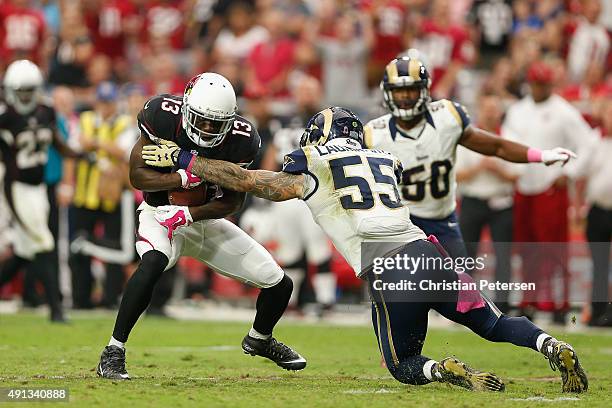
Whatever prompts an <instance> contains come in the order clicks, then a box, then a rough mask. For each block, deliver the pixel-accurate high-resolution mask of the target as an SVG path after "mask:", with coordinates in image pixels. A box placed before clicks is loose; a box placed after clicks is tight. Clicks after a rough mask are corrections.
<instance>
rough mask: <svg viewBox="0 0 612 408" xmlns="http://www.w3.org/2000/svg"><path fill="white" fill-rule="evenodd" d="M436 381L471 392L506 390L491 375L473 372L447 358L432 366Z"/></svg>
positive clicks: (495, 377) (461, 363)
mask: <svg viewBox="0 0 612 408" xmlns="http://www.w3.org/2000/svg"><path fill="white" fill-rule="evenodd" d="M433 374H434V378H435V379H436V380H437V381H440V382H445V383H449V384H454V385H458V386H459V387H463V388H467V389H468V390H471V391H498V392H502V391H504V390H505V389H506V386H505V384H504V382H503V381H502V380H501V378H499V377H498V376H496V375H495V374H493V373H486V372H481V371H477V370H474V369H473V368H471V367H469V366H468V365H467V364H465V363H463V362H461V361H459V360H457V359H456V358H453V357H447V358H445V359H444V360H442V361H440V362H439V363H437V364H436V366H434V370H433Z"/></svg>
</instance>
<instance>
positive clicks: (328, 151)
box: [283, 139, 427, 275]
mask: <svg viewBox="0 0 612 408" xmlns="http://www.w3.org/2000/svg"><path fill="white" fill-rule="evenodd" d="M283 171H284V172H287V173H291V174H304V175H305V176H306V182H307V184H306V190H305V194H304V201H305V202H306V204H307V205H308V207H309V208H310V211H311V213H312V216H313V218H314V219H315V221H316V222H317V224H319V225H320V226H321V228H323V231H325V233H326V234H327V235H328V236H329V238H331V240H332V241H333V243H334V245H335V246H336V248H337V249H338V251H340V253H341V254H342V256H343V257H344V258H345V259H346V260H347V262H348V263H349V264H350V265H351V266H352V267H353V270H354V271H355V273H356V274H357V275H360V273H361V244H362V243H363V242H406V243H407V242H412V241H415V240H418V239H426V238H427V237H426V236H425V234H424V233H423V231H421V229H420V228H418V227H417V226H415V225H414V224H413V223H412V222H411V221H410V213H409V211H408V207H407V206H405V205H403V204H402V203H401V199H400V197H399V191H398V185H397V179H398V177H399V175H400V172H401V165H400V163H399V161H398V160H397V159H396V158H395V157H394V156H393V155H392V154H390V153H387V152H385V151H382V150H369V149H362V148H361V146H359V144H358V143H357V142H356V141H354V140H351V139H334V140H331V141H330V142H328V143H326V144H325V145H324V146H306V147H303V148H301V149H298V150H296V151H294V152H292V153H290V154H288V155H287V156H285V161H284V163H283Z"/></svg>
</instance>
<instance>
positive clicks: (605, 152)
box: [576, 95, 612, 327]
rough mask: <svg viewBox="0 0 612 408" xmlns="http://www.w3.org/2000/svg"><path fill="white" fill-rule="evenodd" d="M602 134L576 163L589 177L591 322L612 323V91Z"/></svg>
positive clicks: (587, 188)
mask: <svg viewBox="0 0 612 408" xmlns="http://www.w3.org/2000/svg"><path fill="white" fill-rule="evenodd" d="M601 118H602V126H601V128H600V132H601V136H602V137H601V138H597V139H595V140H593V142H592V143H591V144H590V145H589V147H588V153H587V154H584V155H583V156H584V157H581V158H580V160H579V161H578V162H577V164H576V174H577V175H578V176H581V177H582V176H584V177H586V179H587V184H586V201H587V202H588V203H589V204H590V206H591V208H590V209H589V213H588V215H587V224H586V236H587V239H588V241H589V247H590V250H591V259H592V262H593V281H592V292H591V317H590V319H589V325H590V326H604V327H611V326H612V306H611V305H610V294H609V291H608V287H609V279H608V271H609V270H610V241H611V238H612V178H610V174H612V160H610V157H612V95H610V96H608V97H607V99H606V100H605V101H604V103H603V107H602V115H601Z"/></svg>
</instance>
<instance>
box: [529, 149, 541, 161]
mask: <svg viewBox="0 0 612 408" xmlns="http://www.w3.org/2000/svg"><path fill="white" fill-rule="evenodd" d="M527 161H528V162H530V163H533V162H536V163H540V162H542V151H541V150H540V149H536V148H533V147H530V148H529V149H527Z"/></svg>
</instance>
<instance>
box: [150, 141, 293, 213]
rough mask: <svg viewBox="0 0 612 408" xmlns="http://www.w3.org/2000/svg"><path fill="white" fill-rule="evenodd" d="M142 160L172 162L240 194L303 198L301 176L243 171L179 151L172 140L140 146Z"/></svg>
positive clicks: (160, 164)
mask: <svg viewBox="0 0 612 408" xmlns="http://www.w3.org/2000/svg"><path fill="white" fill-rule="evenodd" d="M142 160H143V161H144V162H145V163H146V164H147V165H149V166H155V167H172V166H174V165H175V164H178V166H179V167H180V168H182V169H185V170H186V171H187V172H189V173H191V174H194V175H196V176H198V177H202V178H203V179H205V180H206V181H208V182H209V183H212V184H217V185H219V186H221V187H223V188H228V189H230V190H233V191H237V192H242V193H251V194H253V195H256V196H257V197H261V198H265V199H266V200H271V201H285V200H290V199H292V198H302V197H304V183H305V180H304V176H303V175H301V174H289V173H284V172H274V171H267V170H245V169H243V168H242V167H240V166H238V165H237V164H234V163H230V162H227V161H223V160H213V159H206V158H204V157H197V156H194V155H192V154H191V153H190V152H188V151H185V150H181V149H180V148H179V147H178V146H177V145H176V144H175V143H173V142H168V141H163V142H162V144H160V145H154V144H150V145H145V146H142Z"/></svg>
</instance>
